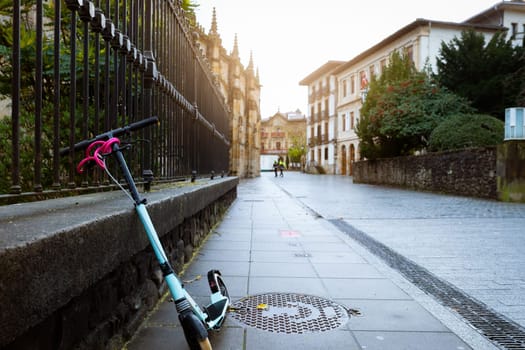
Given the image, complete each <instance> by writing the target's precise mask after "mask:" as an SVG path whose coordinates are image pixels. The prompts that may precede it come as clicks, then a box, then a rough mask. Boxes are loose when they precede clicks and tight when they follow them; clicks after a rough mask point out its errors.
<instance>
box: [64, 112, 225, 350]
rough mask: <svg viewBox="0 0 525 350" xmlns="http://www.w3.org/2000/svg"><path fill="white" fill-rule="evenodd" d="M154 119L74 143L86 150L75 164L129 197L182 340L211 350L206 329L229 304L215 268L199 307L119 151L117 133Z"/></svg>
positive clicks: (215, 324)
mask: <svg viewBox="0 0 525 350" xmlns="http://www.w3.org/2000/svg"><path fill="white" fill-rule="evenodd" d="M158 122H159V120H158V118H157V117H151V118H147V119H144V120H141V121H138V122H136V123H132V124H129V125H128V126H125V127H122V128H119V129H114V130H111V131H108V132H106V133H103V134H100V135H98V136H96V137H94V138H92V139H90V140H84V141H81V142H79V143H77V144H76V145H75V146H74V149H75V150H82V149H86V157H85V158H84V159H83V160H82V161H81V162H80V163H79V164H78V166H77V171H78V172H80V173H82V172H83V171H84V167H85V166H87V165H92V164H93V163H94V164H95V165H97V166H99V167H100V168H102V169H104V170H106V172H107V173H108V175H109V176H110V177H111V178H112V179H113V181H114V182H115V183H117V185H119V187H121V189H122V190H123V191H124V192H126V193H127V194H128V196H129V197H130V198H131V199H132V200H133V202H134V205H135V209H136V212H137V214H138V216H139V218H140V221H141V222H142V225H143V226H144V229H145V231H146V234H147V236H148V239H149V242H150V244H151V246H152V248H153V251H154V254H155V256H156V258H157V261H158V263H159V265H160V268H161V270H162V273H163V275H164V280H165V281H166V285H167V286H168V289H169V291H170V293H171V296H172V298H173V300H174V302H175V307H176V309H177V313H178V317H179V321H180V323H181V325H182V328H183V330H184V336H185V338H186V341H187V343H188V345H189V346H190V349H192V350H194V349H196V350H207V349H211V344H210V342H209V339H208V330H219V329H220V327H221V326H222V324H223V322H224V319H225V318H226V313H227V311H228V307H229V305H230V297H229V295H228V290H227V288H226V285H225V283H224V280H223V278H222V276H221V273H220V272H219V271H218V270H210V271H209V272H208V284H209V286H210V290H211V295H210V304H209V305H208V306H206V307H204V308H202V309H201V308H200V307H199V306H198V305H197V303H196V302H195V301H194V300H193V298H192V297H191V296H190V294H189V293H188V292H187V291H186V289H185V288H184V285H183V284H182V283H181V281H180V280H179V278H178V277H177V276H176V274H175V271H174V270H173V268H172V267H171V265H170V262H169V260H168V258H167V256H166V253H165V252H164V249H163V247H162V244H161V242H160V240H159V237H158V235H157V232H156V230H155V227H154V226H153V223H152V222H151V218H150V216H149V214H148V211H147V209H146V199H143V198H141V196H140V194H139V192H138V190H137V186H136V184H135V181H134V180H133V177H132V175H131V172H130V170H129V168H128V165H127V163H126V160H125V158H124V155H123V154H122V150H124V149H125V148H127V147H123V148H121V147H120V140H119V139H118V138H117V137H118V136H120V135H124V134H129V133H130V132H132V131H135V130H138V129H142V128H144V127H146V126H149V125H152V124H157V123H158ZM68 152H69V149H64V150H62V151H61V152H60V153H61V154H67V153H68ZM110 155H111V156H113V157H114V158H115V159H116V161H117V163H118V164H119V166H120V169H121V171H122V173H123V176H124V178H125V181H126V183H127V185H128V189H127V190H126V189H124V188H123V187H122V186H121V185H120V184H119V183H118V181H116V180H115V179H114V178H113V176H111V174H110V173H109V171H108V169H107V167H106V162H105V159H106V158H107V157H108V156H110Z"/></svg>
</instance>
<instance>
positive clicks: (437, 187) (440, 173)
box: [353, 147, 498, 199]
mask: <svg viewBox="0 0 525 350" xmlns="http://www.w3.org/2000/svg"><path fill="white" fill-rule="evenodd" d="M496 154H497V152H496V147H487V148H476V149H466V150H461V151H450V152H440V153H429V154H425V155H421V156H410V157H397V158H390V159H379V160H375V161H360V162H357V163H355V164H354V175H353V180H354V182H356V183H370V184H378V185H388V186H399V187H406V188H410V189H415V190H422V191H431V192H440V193H449V194H457V195H462V196H470V197H480V198H489V199H497V198H498V192H497V174H496Z"/></svg>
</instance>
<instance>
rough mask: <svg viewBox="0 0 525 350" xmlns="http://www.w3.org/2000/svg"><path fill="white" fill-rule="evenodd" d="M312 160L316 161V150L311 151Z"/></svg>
mask: <svg viewBox="0 0 525 350" xmlns="http://www.w3.org/2000/svg"><path fill="white" fill-rule="evenodd" d="M310 160H311V161H312V162H315V152H314V150H312V151H311V152H310Z"/></svg>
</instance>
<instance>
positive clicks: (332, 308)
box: [230, 293, 349, 334]
mask: <svg viewBox="0 0 525 350" xmlns="http://www.w3.org/2000/svg"><path fill="white" fill-rule="evenodd" d="M230 311H231V313H230V316H231V317H232V318H234V319H236V320H237V321H239V322H241V323H244V324H245V325H247V326H249V327H253V328H257V329H261V330H264V331H268V332H273V333H286V334H303V333H313V332H326V331H329V330H333V329H337V328H339V327H341V326H343V325H345V324H346V322H348V319H349V315H348V312H347V310H346V309H345V308H344V307H343V306H341V305H339V304H336V303H334V302H332V301H330V300H327V299H324V298H320V297H316V296H312V295H305V294H294V293H266V294H258V295H253V296H249V297H246V298H243V299H241V300H239V301H237V302H235V303H234V304H233V305H232V307H231V308H230Z"/></svg>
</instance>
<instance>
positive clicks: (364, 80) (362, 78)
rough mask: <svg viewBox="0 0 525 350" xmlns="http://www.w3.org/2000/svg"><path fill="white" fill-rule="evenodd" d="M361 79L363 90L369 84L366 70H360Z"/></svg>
mask: <svg viewBox="0 0 525 350" xmlns="http://www.w3.org/2000/svg"><path fill="white" fill-rule="evenodd" d="M359 80H360V82H361V85H360V88H361V90H364V89H366V87H367V86H368V78H367V77H366V73H365V71H364V70H362V71H361V72H359Z"/></svg>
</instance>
